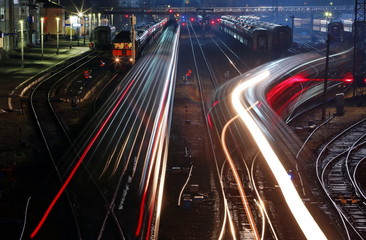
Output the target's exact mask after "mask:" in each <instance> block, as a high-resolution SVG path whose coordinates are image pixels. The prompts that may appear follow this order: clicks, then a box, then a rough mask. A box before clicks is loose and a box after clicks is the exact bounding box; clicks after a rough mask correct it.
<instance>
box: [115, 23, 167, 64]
mask: <svg viewBox="0 0 366 240" xmlns="http://www.w3.org/2000/svg"><path fill="white" fill-rule="evenodd" d="M167 22H168V18H163V19H159V20H157V21H152V22H149V23H146V24H143V25H140V26H136V27H135V32H136V39H135V58H136V59H138V58H139V57H140V56H141V55H142V53H143V51H144V49H145V47H146V46H147V45H148V43H149V42H150V41H151V40H152V39H154V38H156V37H157V35H158V34H159V33H160V32H161V30H162V29H163V28H164V26H165V25H166V23H167ZM112 43H113V45H112V57H113V59H114V62H115V63H116V64H131V63H132V62H133V56H132V45H133V44H132V41H131V31H121V32H119V33H118V34H117V35H116V37H115V38H114V40H113V41H112Z"/></svg>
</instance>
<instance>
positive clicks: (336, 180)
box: [316, 119, 366, 239]
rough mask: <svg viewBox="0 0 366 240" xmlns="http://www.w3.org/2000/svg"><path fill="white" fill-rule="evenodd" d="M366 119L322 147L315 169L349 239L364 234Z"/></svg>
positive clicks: (365, 211) (365, 209)
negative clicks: (362, 175)
mask: <svg viewBox="0 0 366 240" xmlns="http://www.w3.org/2000/svg"><path fill="white" fill-rule="evenodd" d="M365 129H366V119H362V120H361V121H359V122H357V123H355V124H353V125H352V126H350V127H348V128H347V129H345V130H344V131H342V132H341V133H339V134H338V135H337V136H335V137H334V138H332V139H331V140H330V141H328V142H327V143H326V144H325V145H324V146H323V147H322V149H321V151H320V153H319V155H318V158H317V161H316V170H317V176H318V180H319V181H320V183H321V185H322V187H323V189H324V191H325V192H326V194H327V196H328V198H329V200H330V201H331V203H332V205H333V206H334V208H335V209H336V211H337V213H338V215H339V217H340V219H341V220H340V223H339V224H340V225H342V227H343V228H344V229H345V231H346V233H347V236H348V239H365V238H366V205H365V201H366V198H365V189H364V187H363V182H362V179H361V178H360V176H361V175H360V174H361V173H362V172H363V170H364V160H365V155H366V151H365V146H366V134H365Z"/></svg>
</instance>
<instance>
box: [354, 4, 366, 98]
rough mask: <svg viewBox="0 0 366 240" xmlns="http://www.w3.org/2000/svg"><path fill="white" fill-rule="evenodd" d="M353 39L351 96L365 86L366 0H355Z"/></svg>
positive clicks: (355, 94) (360, 93)
mask: <svg viewBox="0 0 366 240" xmlns="http://www.w3.org/2000/svg"><path fill="white" fill-rule="evenodd" d="M353 39H354V55H353V96H359V95H363V91H364V87H365V86H366V83H365V80H366V48H365V47H366V0H356V3H355V20H354V23H353Z"/></svg>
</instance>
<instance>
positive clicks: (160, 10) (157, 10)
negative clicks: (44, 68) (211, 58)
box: [95, 5, 354, 15]
mask: <svg viewBox="0 0 366 240" xmlns="http://www.w3.org/2000/svg"><path fill="white" fill-rule="evenodd" d="M95 10H96V11H97V12H98V13H102V14H106V15H109V14H132V13H134V14H158V15H159V14H160V15H166V14H175V13H179V14H192V15H194V14H199V13H211V14H214V15H228V14H235V15H236V14H257V13H274V12H278V13H292V14H294V13H299V14H301V13H302V14H307V13H319V14H322V13H324V12H332V13H354V5H342V6H277V7H275V6H261V7H212V8H211V7H207V8H197V7H152V8H124V7H109V8H96V9H95Z"/></svg>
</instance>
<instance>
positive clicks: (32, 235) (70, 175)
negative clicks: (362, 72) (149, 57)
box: [30, 81, 134, 238]
mask: <svg viewBox="0 0 366 240" xmlns="http://www.w3.org/2000/svg"><path fill="white" fill-rule="evenodd" d="M133 83H134V81H131V82H130V84H129V85H128V86H127V88H126V89H125V91H124V92H123V94H122V95H121V97H120V98H119V100H118V102H117V103H116V105H115V106H114V108H113V109H112V111H111V112H110V113H109V115H108V117H107V118H106V120H105V121H104V122H103V124H102V125H101V126H100V128H99V130H98V132H97V133H96V134H95V135H94V137H93V139H92V140H91V141H90V142H89V144H88V146H87V147H86V148H85V150H84V152H83V154H82V155H81V157H80V158H79V160H78V162H77V163H76V165H75V167H74V168H73V169H72V171H71V173H70V174H69V176H68V177H67V179H66V181H65V182H64V184H63V185H62V187H61V188H60V190H59V191H58V193H57V194H56V196H55V197H54V199H53V200H52V202H51V204H50V205H49V206H48V208H47V210H46V212H45V213H44V215H43V217H42V219H41V220H40V222H39V223H38V225H37V227H36V228H35V229H34V230H33V232H32V233H31V235H30V238H34V237H35V236H36V235H37V233H38V231H39V230H40V229H41V227H42V226H43V224H44V222H45V221H46V219H47V217H48V215H49V214H50V212H51V210H52V209H53V207H54V206H55V204H56V202H57V201H58V199H59V198H60V197H61V195H62V193H63V192H64V191H65V189H66V187H67V186H68V185H69V183H70V181H71V179H72V178H73V177H74V175H75V173H76V171H77V170H78V169H79V167H80V165H81V163H82V162H83V161H84V159H85V157H86V155H87V154H88V152H89V150H90V149H91V147H92V146H93V145H94V143H95V141H96V140H97V139H98V137H99V135H100V133H101V132H102V131H103V130H104V128H105V126H106V125H107V123H108V122H109V120H110V119H111V117H112V116H113V114H114V113H115V112H116V110H117V108H118V106H119V105H120V104H121V102H122V100H123V99H124V97H125V96H126V94H127V92H128V91H129V90H130V88H131V87H132V85H133Z"/></svg>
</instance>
